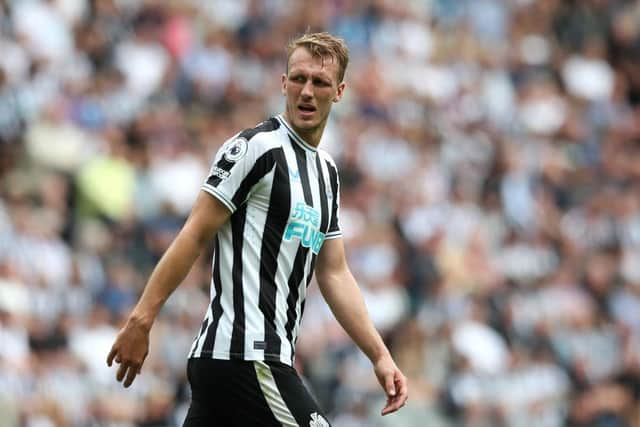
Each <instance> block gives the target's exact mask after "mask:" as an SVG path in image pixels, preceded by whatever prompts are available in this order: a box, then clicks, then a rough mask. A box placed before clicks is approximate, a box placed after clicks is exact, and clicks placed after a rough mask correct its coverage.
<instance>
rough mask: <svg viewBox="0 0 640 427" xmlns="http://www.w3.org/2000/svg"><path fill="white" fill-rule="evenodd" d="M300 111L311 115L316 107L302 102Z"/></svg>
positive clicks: (299, 107)
mask: <svg viewBox="0 0 640 427" xmlns="http://www.w3.org/2000/svg"><path fill="white" fill-rule="evenodd" d="M298 111H299V112H300V113H301V114H302V115H304V116H309V115H311V114H313V113H315V111H316V107H314V106H313V105H309V104H300V105H298Z"/></svg>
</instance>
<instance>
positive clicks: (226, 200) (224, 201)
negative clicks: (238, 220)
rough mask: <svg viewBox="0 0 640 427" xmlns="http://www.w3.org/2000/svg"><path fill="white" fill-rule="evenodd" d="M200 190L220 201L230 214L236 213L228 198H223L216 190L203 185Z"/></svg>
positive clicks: (234, 206)
mask: <svg viewBox="0 0 640 427" xmlns="http://www.w3.org/2000/svg"><path fill="white" fill-rule="evenodd" d="M202 190H203V191H206V192H207V193H209V194H211V195H212V196H214V197H215V198H216V199H218V200H220V201H221V202H222V204H223V205H225V206H226V207H227V208H228V209H229V210H230V211H231V213H234V212H235V211H236V205H235V204H234V203H233V202H232V201H231V200H229V198H228V197H227V196H225V195H224V194H223V193H222V192H221V191H220V190H218V189H217V188H215V187H213V186H211V185H209V184H207V183H205V184H203V185H202Z"/></svg>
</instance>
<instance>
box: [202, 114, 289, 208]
mask: <svg viewBox="0 0 640 427" xmlns="http://www.w3.org/2000/svg"><path fill="white" fill-rule="evenodd" d="M279 127H280V122H279V121H278V120H277V119H276V118H275V117H272V118H270V119H269V120H266V121H264V122H262V123H260V124H259V125H258V126H256V127H254V128H251V129H245V130H243V131H242V132H240V134H239V135H238V138H244V139H246V140H247V142H249V141H250V140H251V138H253V137H254V136H256V135H257V134H259V133H261V132H271V131H274V130H276V129H278V128H279ZM235 164H236V162H230V161H228V160H227V159H225V158H224V156H222V157H221V158H220V160H219V161H218V162H217V163H216V166H217V167H218V168H220V169H222V170H225V171H227V172H229V171H231V168H232V167H233V165H235ZM221 181H222V178H220V177H219V176H216V175H211V176H210V177H209V178H208V179H207V184H209V185H211V186H213V187H217V186H218V184H220V182H221ZM243 200H244V199H243ZM234 203H235V202H234ZM236 206H238V204H236Z"/></svg>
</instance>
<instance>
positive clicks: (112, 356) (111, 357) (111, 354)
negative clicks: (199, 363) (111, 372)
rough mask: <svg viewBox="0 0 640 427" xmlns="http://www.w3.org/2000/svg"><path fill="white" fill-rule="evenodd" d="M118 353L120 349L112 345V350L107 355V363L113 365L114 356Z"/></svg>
mask: <svg viewBox="0 0 640 427" xmlns="http://www.w3.org/2000/svg"><path fill="white" fill-rule="evenodd" d="M117 353H118V350H116V347H115V346H113V347H111V351H110V352H109V355H108V356H107V365H109V366H111V364H112V363H113V358H114V357H115V355H116V354H117Z"/></svg>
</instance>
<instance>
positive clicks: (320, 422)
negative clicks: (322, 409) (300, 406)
mask: <svg viewBox="0 0 640 427" xmlns="http://www.w3.org/2000/svg"><path fill="white" fill-rule="evenodd" d="M309 427H329V423H328V422H327V420H325V419H324V417H323V416H322V415H320V414H318V413H317V412H314V413H313V414H311V421H309Z"/></svg>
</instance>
